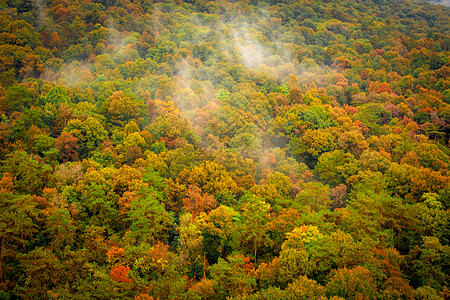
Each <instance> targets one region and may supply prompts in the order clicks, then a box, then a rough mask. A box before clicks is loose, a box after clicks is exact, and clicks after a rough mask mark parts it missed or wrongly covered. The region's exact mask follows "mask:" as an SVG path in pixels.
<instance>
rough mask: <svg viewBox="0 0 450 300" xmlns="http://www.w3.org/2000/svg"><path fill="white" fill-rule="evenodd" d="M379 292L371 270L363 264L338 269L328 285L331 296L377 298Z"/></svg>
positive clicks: (328, 294) (328, 293)
mask: <svg viewBox="0 0 450 300" xmlns="http://www.w3.org/2000/svg"><path fill="white" fill-rule="evenodd" d="M377 292H378V291H377V287H376V285H375V284H374V282H373V279H372V275H371V272H370V271H369V270H368V269H366V268H364V267H361V266H357V267H355V268H353V269H347V268H343V269H338V270H337V271H336V272H335V273H334V276H333V277H332V278H331V279H330V281H329V282H328V284H327V285H326V294H327V296H329V297H331V296H340V297H343V298H345V299H361V298H362V299H377Z"/></svg>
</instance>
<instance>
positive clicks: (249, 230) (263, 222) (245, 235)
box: [236, 193, 271, 268]
mask: <svg viewBox="0 0 450 300" xmlns="http://www.w3.org/2000/svg"><path fill="white" fill-rule="evenodd" d="M241 201H242V205H241V208H240V211H241V215H240V222H239V223H238V224H236V225H237V226H238V227H237V228H239V230H240V234H239V236H238V237H237V238H238V240H239V242H240V244H241V247H243V248H244V249H245V250H247V251H246V252H247V253H252V252H253V253H252V254H253V259H254V260H253V263H254V266H255V268H256V267H257V265H258V264H257V253H258V249H260V248H261V247H263V246H265V245H268V243H269V236H268V233H267V222H268V221H269V218H270V215H269V213H270V211H271V208H270V204H268V203H266V202H264V201H262V200H260V199H259V198H258V197H256V196H254V195H252V194H250V193H247V194H245V195H244V196H243V197H242V198H241ZM249 249H252V250H253V251H251V252H250V251H249Z"/></svg>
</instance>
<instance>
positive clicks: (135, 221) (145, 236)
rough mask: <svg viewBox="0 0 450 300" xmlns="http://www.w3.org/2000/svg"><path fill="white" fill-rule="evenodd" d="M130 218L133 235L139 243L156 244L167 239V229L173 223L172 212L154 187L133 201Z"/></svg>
mask: <svg viewBox="0 0 450 300" xmlns="http://www.w3.org/2000/svg"><path fill="white" fill-rule="evenodd" d="M128 220H129V221H130V222H131V225H130V230H131V235H132V236H133V237H134V239H135V241H136V242H137V243H150V244H155V243H156V242H157V241H165V240H166V239H167V231H168V230H169V228H171V227H172V225H173V217H172V213H170V212H167V211H166V210H165V208H164V206H163V205H162V204H161V202H160V195H159V194H158V192H157V191H155V190H154V189H152V188H148V189H147V190H145V191H143V192H142V194H141V195H140V196H139V197H137V198H136V199H135V200H134V201H132V202H131V207H130V212H129V217H128Z"/></svg>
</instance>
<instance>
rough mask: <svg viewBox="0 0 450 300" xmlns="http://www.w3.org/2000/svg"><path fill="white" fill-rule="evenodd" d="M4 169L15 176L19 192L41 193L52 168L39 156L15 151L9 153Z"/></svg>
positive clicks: (15, 185) (16, 187)
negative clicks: (40, 159)
mask: <svg viewBox="0 0 450 300" xmlns="http://www.w3.org/2000/svg"><path fill="white" fill-rule="evenodd" d="M2 170H3V171H4V172H8V173H9V174H11V176H13V182H14V188H15V189H16V191H18V192H19V193H23V194H40V193H41V191H42V188H43V187H44V185H45V184H46V181H47V178H48V176H49V173H50V171H51V168H50V166H48V165H46V164H44V163H42V162H40V161H39V157H36V158H33V155H28V154H27V153H26V152H24V151H14V152H12V153H10V154H8V155H7V158H6V159H5V161H4V165H3V167H2Z"/></svg>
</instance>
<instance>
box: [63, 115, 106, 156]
mask: <svg viewBox="0 0 450 300" xmlns="http://www.w3.org/2000/svg"><path fill="white" fill-rule="evenodd" d="M64 131H65V132H67V133H69V134H71V135H73V136H74V137H76V138H77V139H78V147H79V149H80V154H81V157H86V156H87V155H88V154H89V153H90V152H92V151H94V150H96V149H97V148H98V147H99V146H100V143H101V142H102V141H103V140H105V138H106V137H107V136H108V132H107V131H106V130H105V128H104V127H103V125H102V124H101V123H100V121H99V120H97V119H96V118H94V117H88V118H87V119H86V120H84V121H81V120H79V119H73V120H70V121H69V122H68V123H67V126H66V128H64Z"/></svg>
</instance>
